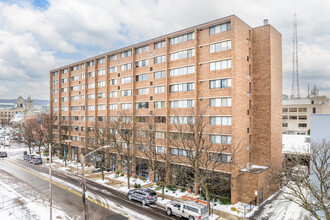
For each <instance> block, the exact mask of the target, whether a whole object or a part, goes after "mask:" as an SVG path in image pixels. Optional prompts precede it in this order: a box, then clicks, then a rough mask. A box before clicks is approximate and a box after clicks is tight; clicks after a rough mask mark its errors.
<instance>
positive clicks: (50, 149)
mask: <svg viewBox="0 0 330 220" xmlns="http://www.w3.org/2000/svg"><path fill="white" fill-rule="evenodd" d="M49 206H50V215H49V219H50V220H52V219H53V198H52V144H51V143H50V144H49Z"/></svg>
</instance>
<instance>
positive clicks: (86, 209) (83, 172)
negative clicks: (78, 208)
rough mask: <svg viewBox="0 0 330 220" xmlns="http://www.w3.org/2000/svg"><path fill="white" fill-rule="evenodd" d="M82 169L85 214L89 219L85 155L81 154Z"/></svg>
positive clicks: (86, 218)
mask: <svg viewBox="0 0 330 220" xmlns="http://www.w3.org/2000/svg"><path fill="white" fill-rule="evenodd" d="M81 164H82V166H81V170H82V189H83V194H82V200H83V203H84V212H85V213H84V214H85V220H88V219H89V213H88V201H86V200H87V198H86V181H85V168H84V167H85V156H84V155H82V156H81Z"/></svg>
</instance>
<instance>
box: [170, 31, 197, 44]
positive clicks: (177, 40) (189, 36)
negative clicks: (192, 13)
mask: <svg viewBox="0 0 330 220" xmlns="http://www.w3.org/2000/svg"><path fill="white" fill-rule="evenodd" d="M193 39H195V32H191V33H188V34H183V35H180V36H177V37H172V38H170V44H171V45H173V44H178V43H182V42H186V41H190V40H193Z"/></svg>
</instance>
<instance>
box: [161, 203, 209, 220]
mask: <svg viewBox="0 0 330 220" xmlns="http://www.w3.org/2000/svg"><path fill="white" fill-rule="evenodd" d="M165 209H166V213H167V215H176V216H178V217H184V218H187V219H189V220H198V219H201V220H207V219H209V208H208V207H207V206H206V205H203V204H201V203H197V202H193V201H171V202H168V203H166V208H165Z"/></svg>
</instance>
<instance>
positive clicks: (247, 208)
mask: <svg viewBox="0 0 330 220" xmlns="http://www.w3.org/2000/svg"><path fill="white" fill-rule="evenodd" d="M256 206H257V198H255V199H253V200H251V201H250V202H249V203H248V204H246V205H244V217H245V215H246V214H247V213H249V212H250V211H251V210H252V209H253V208H254V207H256Z"/></svg>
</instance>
